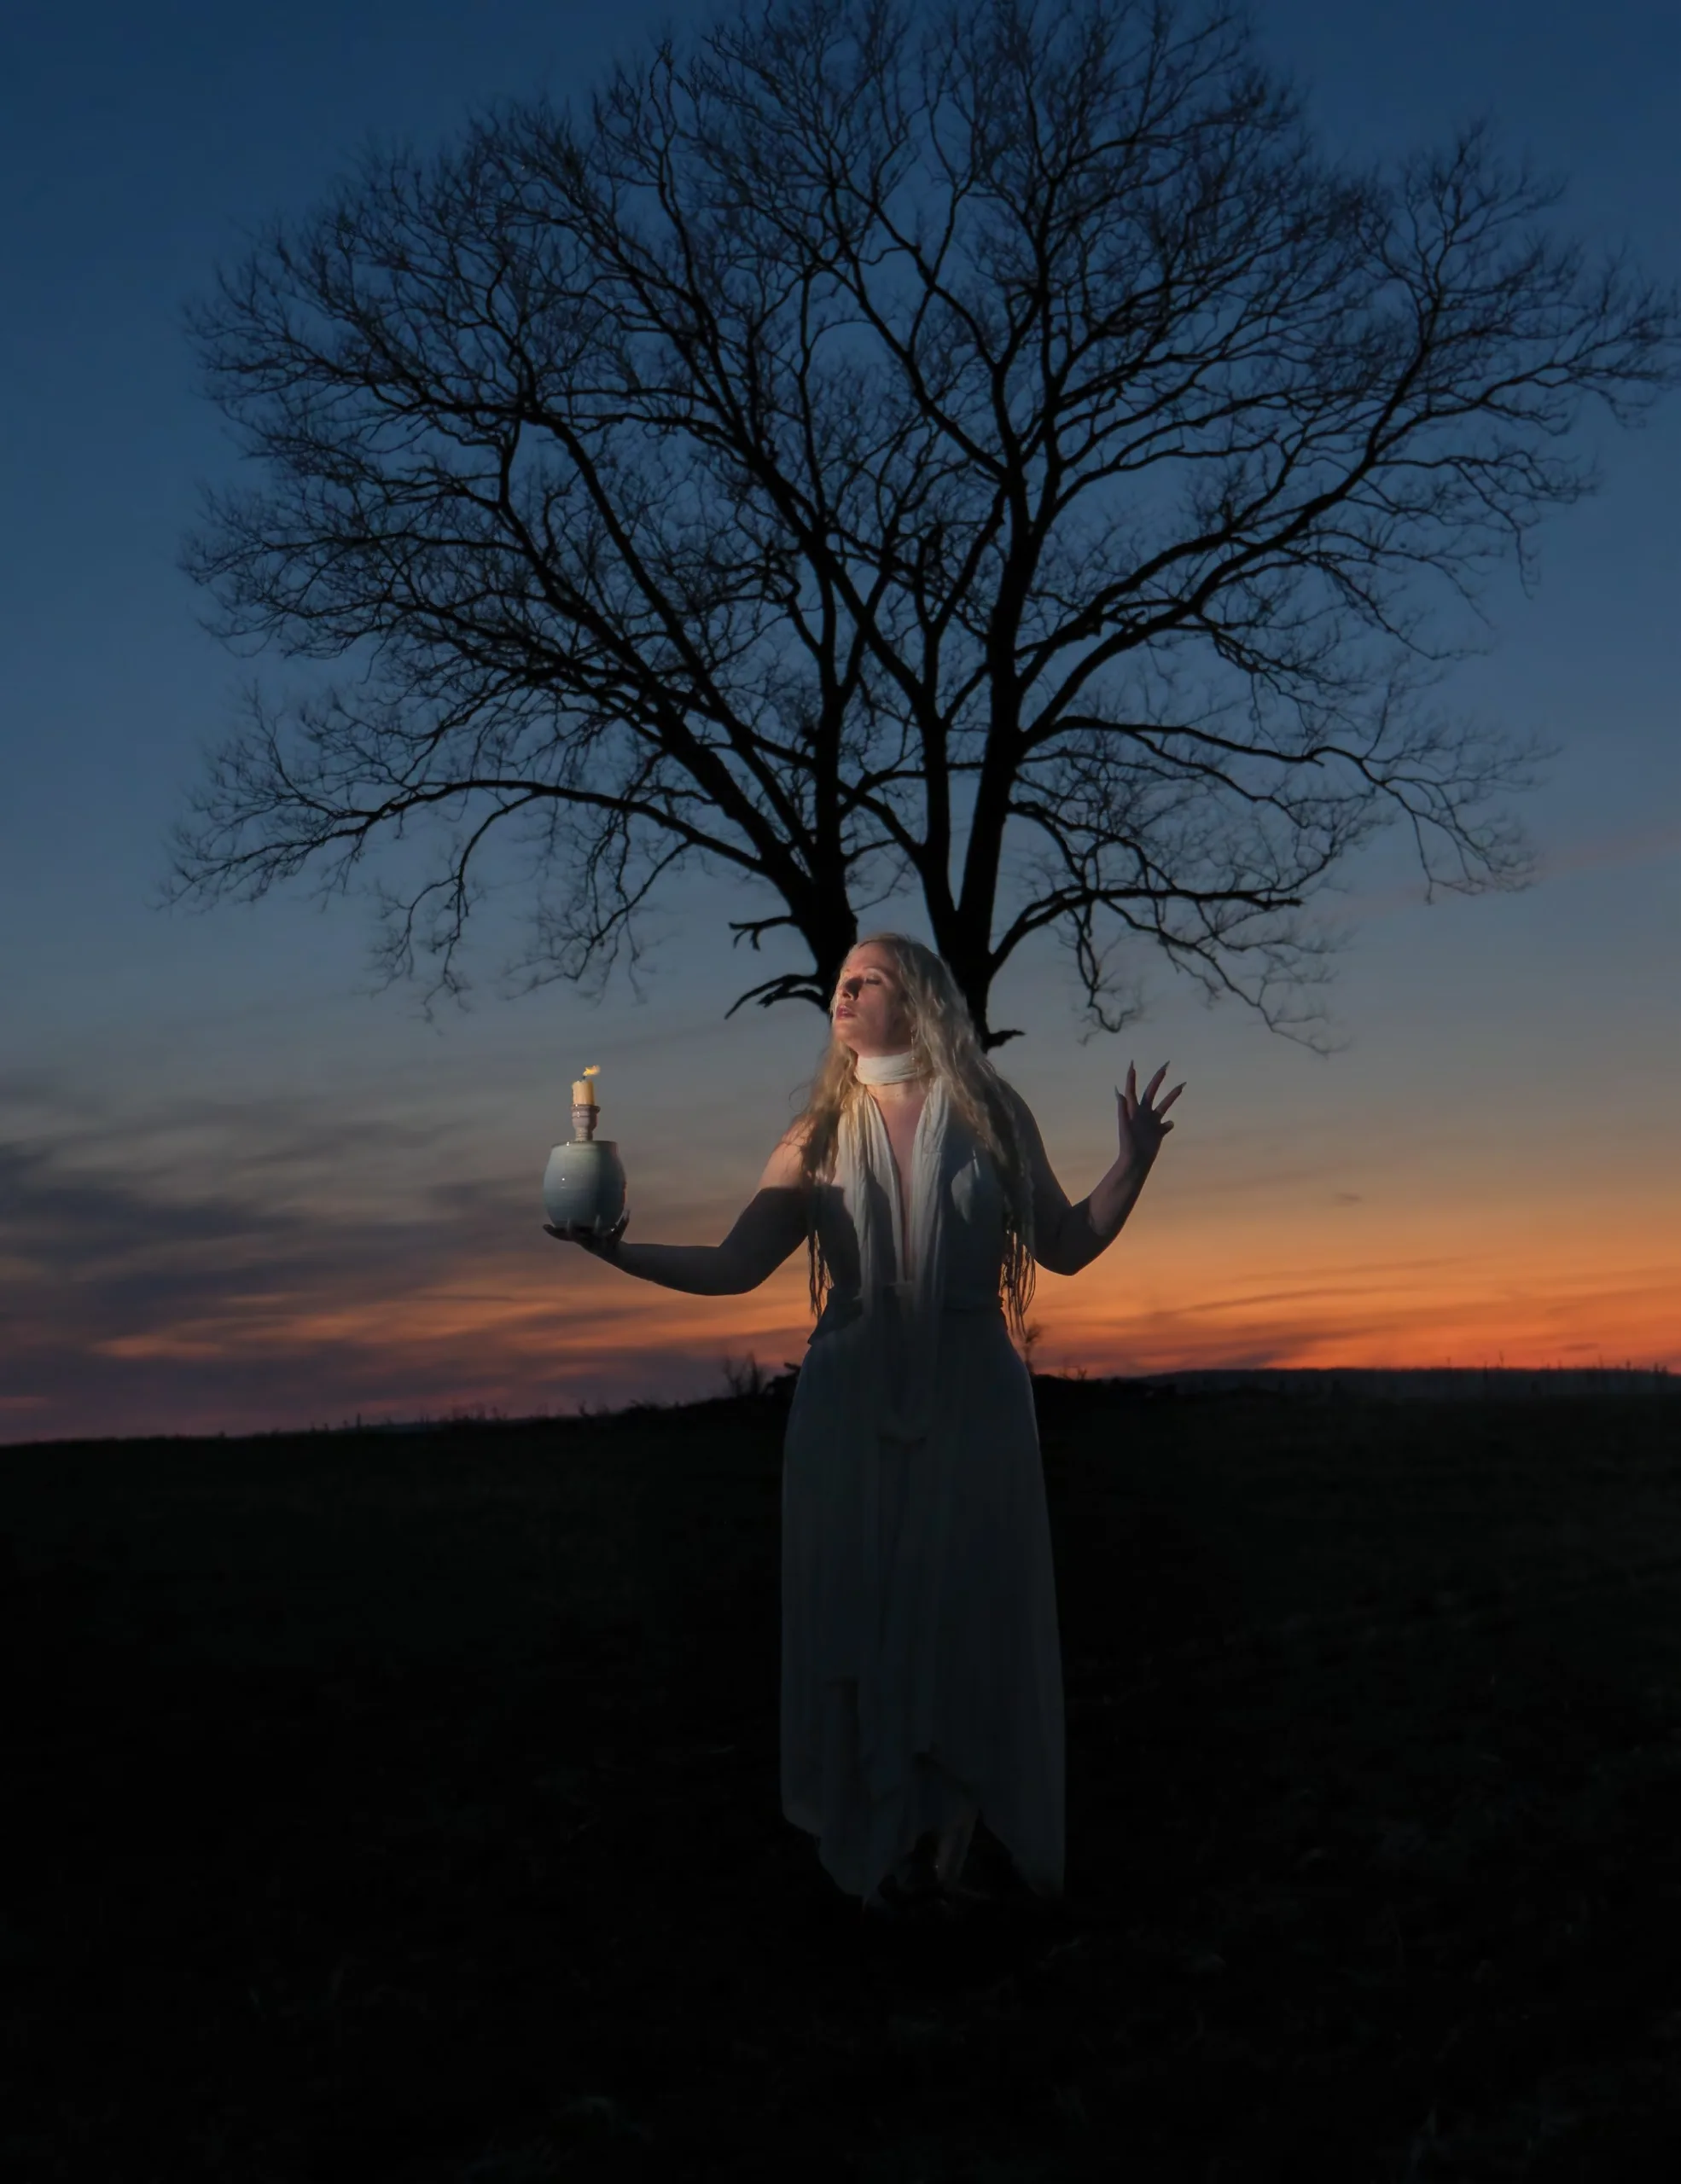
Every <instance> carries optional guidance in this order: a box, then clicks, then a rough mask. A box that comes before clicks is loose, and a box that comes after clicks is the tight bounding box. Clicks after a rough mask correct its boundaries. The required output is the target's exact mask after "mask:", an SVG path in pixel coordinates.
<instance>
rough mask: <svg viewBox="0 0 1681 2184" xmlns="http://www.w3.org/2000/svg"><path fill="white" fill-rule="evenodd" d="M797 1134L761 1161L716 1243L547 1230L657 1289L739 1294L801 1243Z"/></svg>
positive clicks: (802, 1197)
mask: <svg viewBox="0 0 1681 2184" xmlns="http://www.w3.org/2000/svg"><path fill="white" fill-rule="evenodd" d="M549 1233H550V1235H553V1236H560V1237H562V1238H565V1239H567V1240H570V1241H571V1242H573V1243H577V1244H582V1245H583V1246H584V1248H585V1251H587V1252H591V1253H592V1254H593V1255H594V1256H595V1257H596V1258H602V1259H605V1260H606V1261H607V1262H608V1264H609V1265H610V1266H616V1267H618V1268H619V1269H621V1270H622V1271H623V1272H624V1273H625V1274H633V1275H636V1276H637V1279H638V1280H639V1281H657V1282H658V1283H659V1284H660V1287H661V1288H662V1289H680V1290H683V1291H684V1292H686V1293H687V1294H688V1295H689V1296H691V1297H739V1296H741V1295H742V1294H743V1293H744V1292H746V1291H747V1290H749V1289H757V1288H758V1287H759V1284H760V1282H762V1281H769V1279H770V1278H771V1275H773V1274H774V1273H775V1272H776V1270H777V1268H778V1267H779V1266H780V1265H781V1264H782V1262H783V1260H784V1259H786V1258H788V1256H789V1255H790V1253H792V1252H794V1251H795V1250H796V1249H797V1248H798V1246H800V1245H801V1244H803V1243H804V1242H805V1240H806V1187H805V1183H804V1179H803V1178H802V1176H801V1175H800V1137H799V1135H798V1131H797V1126H796V1130H790V1131H789V1132H788V1134H787V1135H786V1136H783V1137H782V1140H781V1141H779V1143H778V1144H777V1148H776V1150H775V1151H774V1152H773V1153H771V1158H770V1159H769V1160H767V1161H766V1162H765V1172H764V1174H763V1175H762V1176H760V1177H759V1188H758V1189H757V1190H756V1191H755V1192H754V1193H753V1197H752V1199H750V1200H749V1202H748V1203H747V1205H746V1206H745V1207H744V1208H743V1210H742V1214H741V1217H740V1218H739V1219H738V1220H737V1221H736V1225H735V1227H734V1228H733V1229H731V1230H730V1234H728V1235H727V1236H726V1237H725V1238H724V1241H723V1242H722V1243H721V1244H627V1243H626V1242H625V1240H624V1237H623V1234H622V1232H621V1234H619V1236H617V1237H609V1238H597V1237H596V1236H594V1235H592V1234H590V1233H589V1232H588V1231H580V1230H577V1229H574V1230H572V1231H571V1232H567V1231H566V1230H564V1229H550V1231H549Z"/></svg>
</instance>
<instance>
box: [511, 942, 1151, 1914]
mask: <svg viewBox="0 0 1681 2184" xmlns="http://www.w3.org/2000/svg"><path fill="white" fill-rule="evenodd" d="M831 1017H832V1023H833V1027H834V1028H833V1037H832V1039H831V1041H830V1043H829V1048H828V1051H827V1052H826V1054H824V1056H823V1061H822V1063H821V1064H820V1066H819V1067H818V1070H817V1076H816V1077H815V1078H814V1080H813V1082H812V1085H811V1094H810V1097H809V1099H808V1101H807V1104H806V1110H805V1112H804V1113H803V1114H801V1115H800V1117H799V1118H798V1119H797V1120H796V1121H795V1122H794V1124H792V1126H791V1127H790V1128H789V1129H788V1130H787V1131H786V1132H785V1133H784V1135H783V1136H782V1139H781V1141H780V1142H779V1143H778V1144H777V1147H776V1150H775V1151H774V1152H773V1153H771V1158H770V1159H769V1161H768V1162H767V1163H766V1165H765V1172H764V1174H763V1176H761V1177H760V1178H759V1189H758V1191H757V1193H756V1194H755V1195H754V1197H753V1201H752V1203H751V1204H750V1205H748V1206H747V1210H746V1211H744V1212H743V1213H742V1217H741V1218H740V1219H739V1220H738V1221H737V1222H736V1225H735V1227H734V1228H733V1229H731V1230H730V1234H728V1235H727V1236H726V1237H725V1238H724V1241H723V1242H722V1243H721V1244H718V1245H716V1246H707V1245H688V1244H627V1243H625V1241H624V1240H623V1236H624V1229H625V1220H627V1219H628V1218H629V1216H628V1214H626V1215H625V1217H624V1218H623V1219H621V1220H620V1222H619V1224H618V1227H617V1229H614V1231H613V1232H612V1233H611V1234H608V1235H607V1236H605V1237H602V1238H597V1237H596V1236H595V1235H593V1234H590V1233H588V1232H585V1231H580V1230H562V1229H550V1231H549V1233H550V1234H551V1235H555V1236H562V1237H566V1238H567V1239H569V1240H571V1241H573V1242H576V1243H579V1244H581V1245H583V1246H585V1248H586V1249H587V1250H590V1251H592V1252H596V1253H597V1254H598V1255H599V1256H601V1257H602V1258H606V1259H608V1260H610V1261H611V1262H612V1263H613V1264H614V1265H615V1266H618V1267H619V1268H621V1269H623V1270H624V1271H625V1273H627V1274H633V1275H640V1276H641V1277H642V1278H643V1280H644V1281H657V1282H660V1283H662V1284H663V1285H664V1286H665V1287H667V1288H670V1289H680V1290H685V1291H687V1292H689V1293H690V1294H691V1295H696V1296H706V1297H723V1296H733V1295H739V1294H740V1293H742V1292H744V1291H746V1290H749V1289H754V1288H757V1287H758V1286H759V1283H760V1282H762V1281H765V1279H766V1278H767V1277H768V1276H769V1275H771V1274H772V1273H773V1272H774V1271H775V1270H776V1269H777V1267H779V1266H781V1265H782V1263H783V1261H784V1260H785V1259H787V1258H788V1255H789V1254H790V1252H794V1251H795V1250H796V1249H797V1248H798V1247H799V1246H800V1244H801V1243H802V1242H804V1243H806V1245H807V1246H808V1249H809V1252H810V1255H811V1303H812V1309H813V1310H814V1311H816V1312H817V1325H816V1327H815V1328H814V1330H813V1332H812V1333H811V1338H810V1341H809V1344H808V1346H807V1350H806V1362H805V1364H804V1366H803V1368H801V1371H800V1377H799V1380H798V1382H797V1383H796V1385H795V1390H794V1403H793V1408H792V1409H791V1411H790V1414H789V1417H788V1434H787V1439H786V1443H785V1447H784V1455H783V1467H782V1809H783V1811H784V1813H785V1814H786V1815H787V1816H788V1819H789V1820H790V1821H793V1822H794V1825H795V1826H796V1827H801V1828H804V1829H805V1830H806V1832H807V1833H810V1834H811V1835H814V1836H815V1837H816V1838H817V1854H818V1856H819V1858H820V1860H821V1862H822V1863H823V1867H824V1868H825V1870H826V1871H827V1872H828V1873H829V1874H830V1875H831V1876H832V1878H833V1879H835V1881H836V1882H837V1883H838V1885H840V1886H841V1888H843V1889H845V1890H846V1891H847V1892H848V1893H849V1894H852V1895H855V1896H859V1897H860V1898H861V1899H862V1900H863V1902H864V1907H865V1908H866V1909H871V1910H880V1909H897V1908H902V1907H904V1906H906V1905H907V1904H913V1903H924V1904H930V1905H933V1906H934V1907H936V1908H938V1907H940V1906H942V1905H945V1904H947V1903H949V1900H950V1896H951V1891H954V1890H955V1889H956V1887H957V1880H958V1877H959V1875H960V1873H961V1872H962V1869H963V1860H964V1857H965V1856H966V1854H967V1852H968V1845H969V1842H970V1839H971V1837H972V1835H973V1833H974V1825H975V1821H976V1820H977V1819H978V1818H979V1816H980V1813H981V1812H983V1811H984V1812H985V1813H986V1821H987V1825H988V1827H990V1828H991V1829H992V1833H994V1834H995V1835H997V1836H998V1838H999V1839H1000V1840H1001V1841H1002V1842H1003V1844H1004V1845H1005V1847H1006V1848H1007V1849H1008V1850H1009V1854H1010V1856H1011V1858H1012V1860H1013V1862H1014V1863H1015V1868H1016V1870H1017V1872H1018V1873H1020V1875H1021V1878H1022V1879H1024V1880H1025V1881H1026V1882H1027V1885H1028V1886H1029V1887H1030V1888H1032V1890H1033V1891H1035V1892H1036V1893H1037V1894H1038V1895H1040V1896H1060V1895H1061V1894H1062V1869H1063V1745H1062V1664H1061V1650H1060V1645H1059V1641H1058V1635H1057V1624H1056V1585H1055V1579H1054V1576H1053V1572H1052V1566H1051V1554H1050V1524H1049V1520H1048V1518H1047V1515H1046V1510H1045V1500H1044V1476H1043V1472H1042V1470H1041V1467H1040V1461H1039V1446H1038V1428H1037V1425H1036V1422H1035V1419H1034V1412H1033V1395H1032V1382H1031V1380H1030V1379H1029V1377H1028V1374H1027V1368H1026V1366H1025V1365H1024V1364H1023V1362H1022V1361H1021V1356H1019V1355H1018V1353H1017V1351H1016V1350H1015V1347H1014V1346H1013V1345H1012V1343H1011V1340H1010V1333H1011V1330H1012V1328H1013V1330H1014V1332H1015V1334H1016V1335H1017V1336H1018V1337H1020V1336H1021V1335H1022V1334H1023V1333H1024V1321H1023V1316H1024V1314H1025V1312H1026V1310H1027V1303H1028V1300H1029V1298H1030V1297H1031V1295H1032V1281H1033V1266H1034V1263H1035V1262H1037V1263H1038V1265H1040V1266H1043V1267H1046V1268H1048V1269H1050V1271H1051V1272H1052V1273H1053V1274H1064V1275H1067V1274H1077V1273H1078V1272H1079V1269H1081V1268H1082V1267H1084V1266H1089V1265H1090V1264H1091V1261H1092V1260H1093V1259H1095V1258H1096V1257H1097V1255H1098V1253H1099V1252H1102V1250H1103V1249H1104V1247H1105V1246H1107V1245H1108V1244H1109V1243H1110V1242H1111V1241H1112V1240H1113V1239H1114V1236H1115V1234H1117V1232H1118V1231H1119V1230H1120V1226H1121V1224H1122V1223H1123V1222H1124V1221H1125V1220H1126V1217H1127V1215H1128V1214H1129V1213H1130V1212H1131V1210H1132V1207H1133V1205H1134V1204H1135V1203H1136V1201H1137V1196H1138V1193H1139V1192H1140V1190H1141V1189H1142V1188H1143V1182H1144V1178H1145V1176H1147V1175H1148V1174H1149V1169H1150V1165H1151V1163H1152V1162H1153V1161H1154V1159H1155V1156H1156V1153H1157V1152H1158V1151H1159V1149H1160V1144H1161V1140H1162V1138H1163V1136H1165V1135H1166V1132H1167V1131H1168V1130H1172V1127H1173V1125H1172V1123H1171V1122H1164V1121H1163V1120H1162V1119H1161V1118H1162V1117H1163V1116H1164V1115H1165V1114H1166V1111H1167V1109H1168V1108H1169V1107H1172V1104H1173V1102H1174V1101H1175V1100H1176V1099H1178V1095H1179V1094H1180V1093H1181V1092H1182V1091H1183V1090H1184V1085H1183V1084H1178V1085H1176V1086H1175V1087H1174V1088H1173V1089H1172V1092H1170V1093H1169V1094H1168V1095H1167V1097H1166V1099H1165V1100H1164V1101H1162V1102H1161V1105H1160V1107H1157V1108H1155V1109H1152V1107H1151V1106H1150V1100H1151V1097H1152V1095H1154V1094H1155V1090H1156V1089H1157V1087H1158V1086H1159V1085H1160V1083H1161V1080H1162V1078H1163V1077H1165V1076H1166V1067H1165V1066H1164V1067H1163V1068H1162V1069H1160V1070H1158V1071H1157V1072H1156V1074H1155V1077H1152V1078H1151V1080H1150V1082H1149V1084H1148V1085H1147V1086H1146V1087H1145V1089H1144V1093H1143V1098H1142V1099H1140V1097H1139V1096H1138V1093H1137V1084H1136V1082H1135V1078H1134V1073H1133V1071H1132V1069H1131V1066H1129V1067H1128V1069H1127V1072H1126V1091H1125V1092H1124V1093H1123V1092H1120V1091H1117V1093H1116V1095H1115V1098H1116V1101H1117V1102H1118V1104H1119V1107H1120V1154H1119V1157H1118V1158H1117V1159H1116V1160H1115V1161H1114V1165H1112V1166H1111V1167H1110V1169H1109V1170H1108V1173H1107V1174H1106V1175H1105V1176H1103V1178H1102V1181H1101V1182H1099V1183H1098V1185H1097V1186H1096V1189H1095V1190H1093V1191H1092V1192H1091V1194H1089V1196H1087V1197H1086V1198H1084V1199H1081V1200H1080V1202H1079V1205H1070V1204H1069V1202H1068V1199H1067V1197H1066V1196H1065V1194H1064V1193H1063V1191H1062V1188H1061V1186H1060V1185H1059V1184H1058V1182H1057V1181H1056V1176H1054V1175H1053V1174H1052V1173H1051V1170H1050V1162H1049V1161H1048V1160H1047V1159H1046V1158H1045V1153H1044V1144H1043V1142H1042V1141H1041V1139H1040V1136H1039V1132H1038V1125H1037V1124H1036V1123H1035V1122H1034V1120H1033V1118H1032V1113H1031V1112H1029V1110H1028V1107H1027V1103H1026V1101H1023V1100H1022V1098H1021V1095H1020V1094H1019V1093H1017V1092H1015V1090H1014V1089H1013V1088H1012V1087H1010V1086H1009V1085H1007V1084H1006V1083H1004V1081H1003V1078H1002V1077H1000V1076H999V1075H998V1072H997V1071H996V1070H995V1069H994V1068H993V1067H992V1064H991V1063H990V1062H989V1061H988V1060H986V1056H985V1055H984V1054H982V1052H981V1050H980V1042H979V1040H978V1038H977V1037H976V1036H975V1032H974V1025H973V1023H972V1021H971V1019H970V1017H969V1013H968V1007H967V1005H966V1004H965V1002H964V1001H963V995H962V993H961V992H960V990H959V989H958V987H957V981H956V980H955V979H953V977H952V976H951V972H950V971H949V970H948V969H947V968H946V967H945V963H944V962H943V961H941V960H940V958H939V956H936V955H934V953H933V951H932V950H929V949H928V948H925V947H923V946H922V944H921V943H920V942H918V941H915V940H910V939H908V938H905V937H904V935H903V934H900V933H893V932H887V933H877V934H875V935H874V936H872V937H871V938H870V939H868V940H863V941H860V942H859V943H858V946H857V947H856V948H854V949H853V950H852V953H851V955H850V956H848V957H847V958H846V963H845V965H844V966H843V967H842V969H841V977H840V980H839V983H838V984H837V985H836V988H835V996H834V1000H833V1002H832V1004H831Z"/></svg>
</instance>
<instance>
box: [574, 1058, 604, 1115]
mask: <svg viewBox="0 0 1681 2184" xmlns="http://www.w3.org/2000/svg"><path fill="white" fill-rule="evenodd" d="M601 1068H602V1066H601V1064H600V1063H599V1062H598V1061H592V1062H591V1063H590V1065H589V1066H588V1067H587V1068H586V1069H585V1072H584V1074H583V1076H582V1077H573V1080H572V1104H573V1107H594V1106H595V1104H596V1088H595V1086H594V1085H593V1084H591V1083H590V1078H591V1077H599V1076H600V1075H601Z"/></svg>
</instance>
